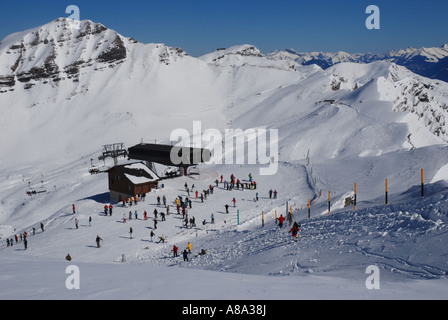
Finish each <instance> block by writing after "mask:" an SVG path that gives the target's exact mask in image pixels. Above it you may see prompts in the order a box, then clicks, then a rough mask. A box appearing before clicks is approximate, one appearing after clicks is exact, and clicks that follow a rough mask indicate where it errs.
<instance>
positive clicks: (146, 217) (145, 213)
mask: <svg viewBox="0 0 448 320" xmlns="http://www.w3.org/2000/svg"><path fill="white" fill-rule="evenodd" d="M143 217H144V219H145V220H148V213H147V212H146V210H145V212H143Z"/></svg>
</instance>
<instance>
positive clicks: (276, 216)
mask: <svg viewBox="0 0 448 320" xmlns="http://www.w3.org/2000/svg"><path fill="white" fill-rule="evenodd" d="M275 224H277V210H275Z"/></svg>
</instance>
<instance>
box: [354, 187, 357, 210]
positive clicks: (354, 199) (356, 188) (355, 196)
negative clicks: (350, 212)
mask: <svg viewBox="0 0 448 320" xmlns="http://www.w3.org/2000/svg"><path fill="white" fill-rule="evenodd" d="M356 189H357V184H356V182H355V199H354V202H355V203H354V205H355V211H356V192H357V190H356Z"/></svg>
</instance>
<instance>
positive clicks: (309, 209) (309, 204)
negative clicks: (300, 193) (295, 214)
mask: <svg viewBox="0 0 448 320" xmlns="http://www.w3.org/2000/svg"><path fill="white" fill-rule="evenodd" d="M310 214H311V200H310V198H308V219H310V216H311V215H310Z"/></svg>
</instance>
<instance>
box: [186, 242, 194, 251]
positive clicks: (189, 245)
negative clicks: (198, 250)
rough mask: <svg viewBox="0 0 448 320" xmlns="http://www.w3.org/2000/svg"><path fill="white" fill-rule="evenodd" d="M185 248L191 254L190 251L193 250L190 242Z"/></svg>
mask: <svg viewBox="0 0 448 320" xmlns="http://www.w3.org/2000/svg"><path fill="white" fill-rule="evenodd" d="M187 248H188V253H191V249H192V248H193V246H192V245H191V243H190V242H188V246H187Z"/></svg>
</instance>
